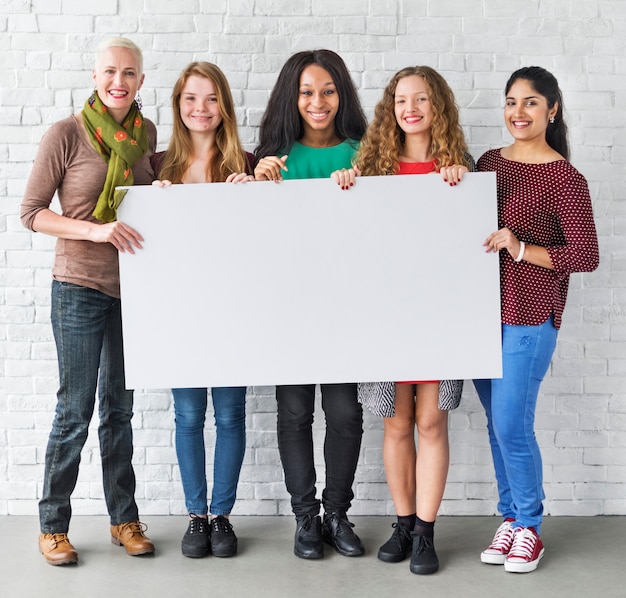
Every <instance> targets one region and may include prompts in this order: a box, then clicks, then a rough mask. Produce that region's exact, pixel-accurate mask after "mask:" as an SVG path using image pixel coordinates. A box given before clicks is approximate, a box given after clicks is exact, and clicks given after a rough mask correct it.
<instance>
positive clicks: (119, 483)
mask: <svg viewBox="0 0 626 598" xmlns="http://www.w3.org/2000/svg"><path fill="white" fill-rule="evenodd" d="M51 320H52V330H53V333H54V340H55V342H56V347H57V356H58V361H59V390H58V392H57V405H56V412H55V416H54V421H53V423H52V430H51V432H50V436H49V438H48V447H47V450H46V461H45V474H44V483H43V494H42V498H41V501H40V502H39V519H40V525H41V531H42V533H48V534H50V533H67V531H68V528H69V523H70V517H71V514H72V508H71V505H70V495H71V494H72V492H73V491H74V487H75V486H76V479H77V477H78V466H79V463H80V453H81V450H82V448H83V446H84V444H85V441H86V440H87V432H88V428H89V422H90V421H91V418H92V416H93V411H94V406H95V395H96V386H97V388H98V416H99V420H100V422H99V426H98V437H99V440H100V456H101V458H102V477H103V483H104V496H105V500H106V505H107V509H108V511H109V516H110V519H111V525H119V524H120V523H126V522H128V521H137V520H138V519H139V514H138V511H137V505H136V503H135V498H134V495H135V473H134V471H133V466H132V464H131V460H132V456H133V433H132V428H131V422H130V420H131V418H132V416H133V393H132V391H130V390H126V389H125V382H124V352H123V346H122V318H121V312H120V300H119V299H115V298H114V297H109V296H108V295H104V294H103V293H100V292H99V291H96V290H94V289H89V288H87V287H83V286H79V285H75V284H70V283H66V282H59V281H57V280H54V281H53V282H52V311H51Z"/></svg>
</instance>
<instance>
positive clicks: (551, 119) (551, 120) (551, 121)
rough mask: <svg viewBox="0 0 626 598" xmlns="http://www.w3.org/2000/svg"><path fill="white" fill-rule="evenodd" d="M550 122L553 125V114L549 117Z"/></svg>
mask: <svg viewBox="0 0 626 598" xmlns="http://www.w3.org/2000/svg"><path fill="white" fill-rule="evenodd" d="M550 124H551V125H553V124H554V116H551V117H550Z"/></svg>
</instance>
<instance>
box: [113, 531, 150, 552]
mask: <svg viewBox="0 0 626 598" xmlns="http://www.w3.org/2000/svg"><path fill="white" fill-rule="evenodd" d="M111 544H115V546H124V544H123V543H122V542H120V541H119V540H118V539H117V538H115V537H114V536H111ZM124 548H126V546H124ZM126 553H127V554H128V555H129V556H141V555H142V554H153V553H154V548H141V549H139V550H133V551H132V552H131V551H130V550H128V548H126Z"/></svg>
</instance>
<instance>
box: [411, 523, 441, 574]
mask: <svg viewBox="0 0 626 598" xmlns="http://www.w3.org/2000/svg"><path fill="white" fill-rule="evenodd" d="M411 536H412V539H413V547H412V550H411V566H410V569H411V573H416V574H417V575H429V574H431V573H435V572H436V571H437V570H438V569H439V559H438V558H437V553H436V552H435V544H434V541H433V536H431V535H424V534H421V533H419V532H411Z"/></svg>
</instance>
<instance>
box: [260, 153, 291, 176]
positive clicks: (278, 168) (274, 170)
mask: <svg viewBox="0 0 626 598" xmlns="http://www.w3.org/2000/svg"><path fill="white" fill-rule="evenodd" d="M286 161H287V155H284V156H283V157H282V158H279V157H278V156H265V158H261V159H260V160H259V163H258V164H257V165H256V167H255V169H254V178H255V179H256V180H257V181H276V182H277V183H278V182H279V181H282V180H283V173H282V171H283V170H285V171H287V170H289V169H288V168H287V166H286V164H285V162H286Z"/></svg>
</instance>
